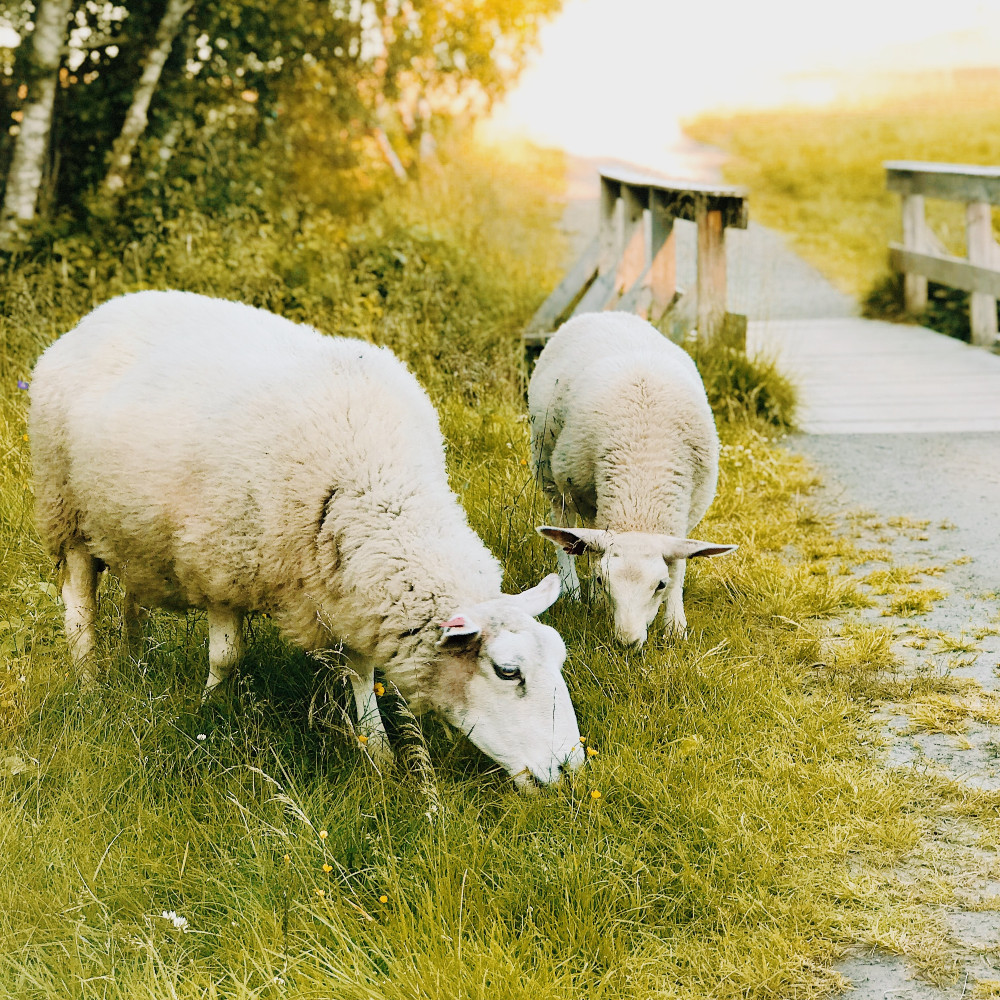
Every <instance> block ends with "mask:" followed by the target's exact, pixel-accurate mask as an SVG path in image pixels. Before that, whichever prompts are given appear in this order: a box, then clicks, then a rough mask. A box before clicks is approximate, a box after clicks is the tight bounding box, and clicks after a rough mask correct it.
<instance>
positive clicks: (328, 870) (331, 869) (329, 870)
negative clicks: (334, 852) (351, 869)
mask: <svg viewBox="0 0 1000 1000" xmlns="http://www.w3.org/2000/svg"><path fill="white" fill-rule="evenodd" d="M323 871H325V872H326V873H327V875H329V874H330V872H332V871H333V865H323Z"/></svg>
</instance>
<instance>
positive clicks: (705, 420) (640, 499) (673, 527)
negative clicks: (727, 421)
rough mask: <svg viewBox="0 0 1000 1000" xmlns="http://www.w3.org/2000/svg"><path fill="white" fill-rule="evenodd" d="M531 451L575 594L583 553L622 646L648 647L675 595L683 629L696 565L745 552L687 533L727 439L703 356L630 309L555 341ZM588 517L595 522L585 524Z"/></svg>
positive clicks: (568, 330) (670, 619) (541, 372)
mask: <svg viewBox="0 0 1000 1000" xmlns="http://www.w3.org/2000/svg"><path fill="white" fill-rule="evenodd" d="M528 407H529V410H530V411H531V450H532V458H533V461H534V466H535V474H536V476H537V478H538V481H539V483H540V485H541V487H542V489H543V490H544V491H545V493H546V495H547V496H548V497H549V500H550V501H551V503H552V510H553V520H554V521H555V525H554V526H553V525H545V526H542V527H540V528H539V529H538V531H539V533H540V534H542V535H544V536H545V537H546V538H548V539H549V540H550V541H551V542H553V544H554V545H556V547H557V552H556V555H557V557H558V562H559V575H560V578H561V579H562V582H563V590H564V592H568V593H569V594H570V595H571V596H573V597H576V598H579V595H580V583H579V580H578V579H577V575H576V570H575V568H574V565H573V560H572V558H571V557H572V556H577V555H581V554H582V553H583V552H586V551H588V550H589V551H591V552H594V553H600V556H601V558H600V561H599V563H598V565H597V567H596V568H595V570H594V575H595V577H596V578H597V581H598V582H599V583H603V585H604V586H605V588H606V589H607V592H608V594H609V596H610V598H611V603H612V607H613V610H614V621H615V631H616V634H617V635H618V638H619V639H620V640H621V641H622V642H627V643H631V644H640V645H641V644H642V643H643V642H645V640H646V634H647V630H648V628H649V626H650V624H652V621H653V619H654V618H655V617H656V614H657V612H658V611H659V609H660V606H661V603H662V601H663V598H664V596H666V599H667V600H666V618H667V625H668V627H669V628H672V629H674V630H675V631H678V632H683V631H684V629H685V628H686V626H687V621H686V618H685V615H684V603H683V586H684V570H685V567H686V565H687V560H688V559H692V558H694V557H695V556H717V555H722V554H723V553H724V552H730V551H732V549H734V548H736V546H735V545H714V544H712V543H710V542H702V541H697V540H696V539H693V538H687V537H686V536H687V535H688V533H689V532H690V531H691V529H692V528H693V527H694V526H695V525H696V524H697V523H698V522H699V521H700V520H701V518H702V516H703V515H704V514H705V511H706V510H708V507H709V504H711V502H712V498H713V497H714V496H715V488H716V482H717V479H718V469H719V438H718V434H717V433H716V429H715V422H714V420H713V418H712V411H711V409H710V408H709V405H708V399H707V398H706V396H705V387H704V385H703V384H702V381H701V377H700V376H699V374H698V370H697V368H696V367H695V365H694V362H693V361H692V360H691V358H690V357H689V356H688V355H687V354H686V353H685V352H684V351H683V350H681V348H679V347H677V346H676V345H675V344H673V343H671V342H670V341H669V340H667V338H666V337H664V336H663V335H662V334H660V333H659V332H658V331H657V330H656V329H655V328H654V327H652V326H651V325H650V324H649V323H647V322H646V321H645V320H642V319H640V318H639V317H637V316H633V315H630V314H628V313H621V312H605V313H588V314H584V315H581V316H576V317H574V318H573V319H571V320H569V321H568V322H567V323H565V324H564V325H563V326H562V327H560V329H559V330H558V331H557V332H556V333H555V335H554V336H553V337H552V338H551V339H550V340H549V341H548V343H547V344H546V345H545V350H543V351H542V353H541V355H540V357H539V358H538V363H537V364H536V366H535V371H534V373H533V375H532V377H531V383H530V385H529V387H528ZM574 515H576V516H577V517H579V519H580V520H581V521H582V522H583V524H584V525H585V527H582V528H578V527H573V526H572V522H573V516H574Z"/></svg>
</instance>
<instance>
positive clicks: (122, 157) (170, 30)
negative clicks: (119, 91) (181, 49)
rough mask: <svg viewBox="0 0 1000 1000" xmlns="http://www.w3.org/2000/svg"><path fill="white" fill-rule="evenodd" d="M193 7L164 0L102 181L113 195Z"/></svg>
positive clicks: (188, 1)
mask: <svg viewBox="0 0 1000 1000" xmlns="http://www.w3.org/2000/svg"><path fill="white" fill-rule="evenodd" d="M193 6H194V0H167V7H166V10H164V12H163V17H162V19H161V20H160V25H159V27H158V28H157V29H156V39H155V41H154V42H153V47H152V48H151V49H150V50H149V53H148V55H147V56H146V62H145V65H144V66H143V70H142V76H141V77H140V78H139V82H138V83H137V84H136V87H135V93H134V94H133V95H132V103H131V104H130V105H129V109H128V113H127V114H126V115H125V123H124V125H122V130H121V132H120V133H119V135H118V138H117V139H116V140H115V143H114V146H113V147H112V149H111V166H110V167H109V168H108V173H107V176H106V177H105V178H104V190H105V191H106V192H107V193H108V194H114V193H115V192H116V191H119V190H121V188H122V187H123V186H124V184H125V173H126V171H127V170H128V168H129V164H130V163H131V162H132V152H133V151H134V150H135V144H136V143H137V142H138V141H139V138H140V137H141V136H142V133H143V132H145V131H146V125H147V124H148V122H149V119H148V117H147V112H148V111H149V102H150V101H151V100H152V99H153V92H154V91H155V90H156V85H157V83H159V82H160V74H161V73H162V72H163V66H164V64H165V63H166V61H167V56H169V55H170V49H171V46H172V45H173V44H174V39H175V38H176V37H177V32H178V31H180V27H181V22H182V21H183V20H184V15H185V14H187V12H188V11H189V10H190V9H191V8H192V7H193Z"/></svg>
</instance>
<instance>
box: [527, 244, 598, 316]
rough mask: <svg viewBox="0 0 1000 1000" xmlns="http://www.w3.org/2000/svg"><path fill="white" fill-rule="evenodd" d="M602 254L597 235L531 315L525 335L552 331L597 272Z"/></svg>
mask: <svg viewBox="0 0 1000 1000" xmlns="http://www.w3.org/2000/svg"><path fill="white" fill-rule="evenodd" d="M600 256H601V241H600V238H599V237H597V236H595V237H594V238H593V239H592V240H591V241H590V243H589V244H588V245H587V248H586V249H585V250H584V251H583V253H582V254H581V255H580V257H579V258H577V261H576V263H575V264H574V265H573V266H572V267H571V268H570V270H569V273H568V274H567V275H566V277H565V278H563V280H562V281H560V282H559V284H558V285H556V287H555V288H554V289H553V291H552V292H551V294H550V295H549V297H548V298H547V299H546V300H545V301H544V302H543V303H542V304H541V305H540V306H539V307H538V310H537V311H536V312H535V315H534V316H532V317H531V320H530V321H529V323H528V325H527V327H525V336H527V335H528V334H531V333H536V332H537V331H539V330H541V331H549V332H550V331H552V330H554V329H555V328H556V324H557V323H558V322H559V319H560V317H561V316H562V315H563V313H564V312H566V310H567V309H569V307H570V306H571V305H572V304H573V300H574V299H576V297H577V296H578V295H579V294H580V292H582V291H583V289H584V286H585V285H586V284H587V282H588V281H590V280H591V279H592V278H593V277H594V275H595V274H597V264H598V261H599V260H600Z"/></svg>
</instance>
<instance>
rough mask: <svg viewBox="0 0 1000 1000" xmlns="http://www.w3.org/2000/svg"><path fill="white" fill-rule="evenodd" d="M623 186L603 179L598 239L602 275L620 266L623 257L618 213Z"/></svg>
mask: <svg viewBox="0 0 1000 1000" xmlns="http://www.w3.org/2000/svg"><path fill="white" fill-rule="evenodd" d="M620 194H621V184H619V183H618V182H617V181H613V180H608V179H607V178H605V177H602V178H601V203H600V218H599V227H600V228H599V229H598V233H597V235H598V239H599V240H600V241H601V259H600V261H599V263H598V270H599V271H600V273H601V274H605V273H606V272H607V271H610V270H613V269H614V268H616V267H617V266H618V261H619V260H620V259H621V255H622V245H621V222H620V216H619V213H618V196H619V195H620Z"/></svg>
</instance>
